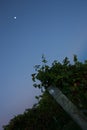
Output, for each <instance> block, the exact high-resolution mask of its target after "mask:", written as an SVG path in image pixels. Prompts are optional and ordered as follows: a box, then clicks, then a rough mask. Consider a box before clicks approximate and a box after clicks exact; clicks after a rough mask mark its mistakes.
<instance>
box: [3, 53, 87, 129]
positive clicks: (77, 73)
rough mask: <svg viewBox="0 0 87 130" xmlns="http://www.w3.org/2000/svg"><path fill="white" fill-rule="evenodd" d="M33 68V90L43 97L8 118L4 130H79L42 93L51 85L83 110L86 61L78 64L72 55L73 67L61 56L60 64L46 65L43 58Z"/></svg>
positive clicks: (57, 106) (86, 98)
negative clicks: (39, 63) (21, 111)
mask: <svg viewBox="0 0 87 130" xmlns="http://www.w3.org/2000/svg"><path fill="white" fill-rule="evenodd" d="M34 68H35V73H34V74H32V80H33V82H34V87H36V88H39V89H41V92H42V93H43V94H42V95H40V96H36V98H37V100H38V104H34V106H33V107H32V108H31V109H26V110H25V112H24V113H23V114H21V115H18V116H15V117H14V118H13V119H11V120H10V122H9V124H8V125H6V126H3V128H4V130H53V129H55V130H70V129H71V130H74V129H76V130H80V128H79V127H78V126H77V125H76V124H75V123H74V122H73V121H72V120H71V118H70V117H69V116H68V115H67V114H66V112H65V111H64V110H63V109H62V108H61V107H60V106H59V105H58V104H57V103H56V101H55V100H54V99H53V98H52V97H51V95H49V93H48V92H47V91H46V90H47V88H48V87H49V86H51V85H54V86H56V87H59V88H60V89H61V91H62V92H63V93H64V94H66V95H67V96H68V97H69V98H70V99H71V100H72V101H73V102H74V103H75V104H76V105H77V106H78V107H79V108H87V103H86V102H87V81H86V79H87V61H85V62H84V63H82V62H79V61H78V58H77V56H76V55H74V57H73V64H71V63H70V61H69V59H68V58H67V57H65V59H64V60H63V62H62V63H60V62H58V61H56V60H55V61H54V62H53V63H52V65H51V66H49V65H47V60H46V59H45V57H44V55H43V56H42V65H36V66H35V67H34Z"/></svg>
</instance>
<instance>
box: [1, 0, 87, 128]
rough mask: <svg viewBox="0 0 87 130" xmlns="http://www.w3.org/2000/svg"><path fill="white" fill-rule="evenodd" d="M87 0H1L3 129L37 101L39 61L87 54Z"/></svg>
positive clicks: (81, 57)
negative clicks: (35, 75)
mask: <svg viewBox="0 0 87 130" xmlns="http://www.w3.org/2000/svg"><path fill="white" fill-rule="evenodd" d="M86 51H87V1H86V0H0V130H2V128H1V126H2V125H5V124H6V123H7V122H8V121H9V120H10V119H11V118H12V117H14V115H17V114H20V113H22V112H23V111H24V110H25V109H26V108H28V107H31V106H32V105H33V104H34V103H35V102H36V100H35V98H34V96H35V95H38V94H39V90H37V89H34V87H33V82H32V80H31V74H32V73H33V72H34V68H33V66H34V65H36V64H40V63H41V56H42V54H45V56H46V58H47V60H48V62H52V61H53V60H57V59H58V60H59V61H61V60H63V58H64V57H65V56H68V57H69V58H70V59H71V58H72V56H73V54H77V55H78V58H79V60H81V61H84V60H86V59H87V55H86Z"/></svg>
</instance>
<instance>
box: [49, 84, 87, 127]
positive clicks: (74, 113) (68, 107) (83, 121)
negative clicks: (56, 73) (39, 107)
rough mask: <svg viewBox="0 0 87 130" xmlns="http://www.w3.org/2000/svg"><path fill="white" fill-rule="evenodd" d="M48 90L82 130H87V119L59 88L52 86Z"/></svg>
mask: <svg viewBox="0 0 87 130" xmlns="http://www.w3.org/2000/svg"><path fill="white" fill-rule="evenodd" d="M47 90H48V92H49V93H50V94H51V95H52V96H53V97H54V99H55V100H56V101H57V102H58V104H59V105H60V106H61V107H62V108H63V109H64V110H65V111H66V112H67V113H68V114H69V115H70V116H71V118H72V119H73V120H74V121H75V122H76V123H77V124H78V125H79V126H80V127H81V128H82V130H87V118H86V117H85V115H84V114H83V113H81V112H80V111H79V110H78V109H77V107H76V106H75V105H74V104H73V103H72V102H71V101H70V100H69V99H68V98H67V97H66V96H65V95H64V94H63V93H62V92H61V91H60V90H59V89H58V88H57V87H54V86H51V87H49V88H48V89H47Z"/></svg>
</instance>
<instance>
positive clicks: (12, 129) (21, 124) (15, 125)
mask: <svg viewBox="0 0 87 130" xmlns="http://www.w3.org/2000/svg"><path fill="white" fill-rule="evenodd" d="M70 123H72V130H74V129H75V128H76V130H81V129H80V128H79V127H78V126H77V125H76V124H75V123H74V122H73V121H72V120H71V119H70V117H69V116H68V115H67V114H66V113H65V112H64V111H63V109H62V108H61V107H60V106H59V105H58V104H57V103H56V101H55V100H54V99H53V98H52V97H51V96H50V95H49V93H48V92H45V93H44V94H43V96H42V99H41V100H40V101H39V102H38V105H36V106H34V107H33V108H32V109H27V110H26V111H25V112H24V114H21V115H18V116H16V117H14V118H13V119H12V120H11V121H10V123H9V125H7V126H4V130H63V128H68V127H69V128H70ZM73 126H74V127H73Z"/></svg>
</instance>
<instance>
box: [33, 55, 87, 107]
mask: <svg viewBox="0 0 87 130" xmlns="http://www.w3.org/2000/svg"><path fill="white" fill-rule="evenodd" d="M42 63H43V64H42V65H41V66H40V65H36V66H35V73H34V74H32V80H33V81H34V87H38V88H40V89H42V88H45V89H47V88H48V87H49V86H51V85H52V86H56V87H58V88H60V89H61V90H62V92H63V93H64V94H66V95H67V96H68V97H69V98H70V99H71V100H72V102H74V103H75V104H76V105H77V106H78V107H79V108H81V109H82V108H86V109H87V103H86V102H87V61H85V62H84V63H82V62H79V61H78V58H77V56H76V55H74V56H73V64H71V63H70V61H69V59H68V58H67V57H65V59H64V60H63V62H62V63H60V62H58V61H54V62H53V63H52V65H51V66H48V65H47V61H46V60H45V57H44V56H43V57H42ZM38 81H39V83H38Z"/></svg>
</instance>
